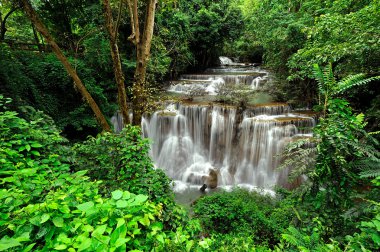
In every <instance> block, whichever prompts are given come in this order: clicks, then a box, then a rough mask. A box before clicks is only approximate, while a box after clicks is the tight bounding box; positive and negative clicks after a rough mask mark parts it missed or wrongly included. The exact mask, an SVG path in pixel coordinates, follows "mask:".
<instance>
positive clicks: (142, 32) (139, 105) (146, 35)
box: [127, 0, 157, 125]
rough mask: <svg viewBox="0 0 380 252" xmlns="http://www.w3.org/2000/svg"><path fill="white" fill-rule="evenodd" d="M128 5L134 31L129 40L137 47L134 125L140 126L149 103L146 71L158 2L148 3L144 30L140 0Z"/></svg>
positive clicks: (134, 84) (133, 90) (133, 89)
mask: <svg viewBox="0 0 380 252" xmlns="http://www.w3.org/2000/svg"><path fill="white" fill-rule="evenodd" d="M127 3H128V9H129V15H130V18H131V29H132V34H131V36H129V38H128V39H129V40H130V41H132V43H133V44H134V45H135V47H136V70H135V74H134V79H133V87H132V93H133V97H132V103H133V124H134V125H140V123H141V118H142V115H143V113H144V112H145V106H146V101H147V91H146V69H147V65H148V60H149V56H150V48H151V44H152V37H153V28H154V16H155V12H156V3H157V0H148V1H147V4H146V11H145V20H144V23H143V24H144V28H143V29H142V28H141V22H140V20H139V14H138V3H139V2H138V0H133V1H132V0H127Z"/></svg>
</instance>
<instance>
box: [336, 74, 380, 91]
mask: <svg viewBox="0 0 380 252" xmlns="http://www.w3.org/2000/svg"><path fill="white" fill-rule="evenodd" d="M374 80H380V76H376V77H371V78H365V75H364V74H355V75H351V76H348V77H346V78H344V79H343V80H341V81H339V82H338V84H337V86H336V90H335V92H334V94H341V93H343V92H345V91H346V90H348V89H350V88H352V87H355V86H363V85H366V84H368V83H369V82H371V81H374Z"/></svg>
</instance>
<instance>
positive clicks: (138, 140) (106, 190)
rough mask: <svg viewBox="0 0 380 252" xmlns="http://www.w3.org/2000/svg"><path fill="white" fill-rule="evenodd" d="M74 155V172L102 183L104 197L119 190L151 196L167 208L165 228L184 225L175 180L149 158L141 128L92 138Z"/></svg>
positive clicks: (164, 211) (164, 218)
mask: <svg viewBox="0 0 380 252" xmlns="http://www.w3.org/2000/svg"><path fill="white" fill-rule="evenodd" d="M72 151H73V153H72V157H71V164H72V169H74V170H75V171H80V170H88V175H89V176H90V177H91V178H92V179H93V180H102V181H103V183H102V184H101V185H100V186H99V188H100V191H101V193H102V194H103V195H109V194H110V192H112V191H114V190H116V189H117V188H122V189H123V190H127V191H130V192H131V193H135V194H144V195H147V196H148V197H149V199H150V200H152V201H153V202H156V203H162V204H163V205H164V208H163V216H162V219H163V220H164V221H165V225H166V226H165V228H176V227H178V226H180V225H182V224H183V220H184V219H185V216H186V215H185V214H184V213H183V212H181V210H180V209H178V207H176V206H175V204H174V194H173V191H172V189H171V180H170V179H169V178H168V177H167V176H166V175H165V173H164V172H163V171H162V170H161V169H156V168H155V167H154V166H153V163H152V161H151V159H150V157H149V155H148V152H149V140H147V139H142V137H141V132H140V129H139V128H138V127H132V126H129V125H127V126H126V127H125V128H124V129H123V130H122V131H121V132H120V133H119V134H112V133H103V134H101V135H99V136H97V137H96V138H95V137H89V138H88V140H87V141H85V142H83V143H78V144H76V145H75V146H74V147H73V148H72Z"/></svg>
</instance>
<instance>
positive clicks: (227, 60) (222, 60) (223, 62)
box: [219, 56, 234, 65]
mask: <svg viewBox="0 0 380 252" xmlns="http://www.w3.org/2000/svg"><path fill="white" fill-rule="evenodd" d="M219 61H220V64H221V65H233V64H234V62H233V61H232V59H230V58H227V57H224V56H220V57H219Z"/></svg>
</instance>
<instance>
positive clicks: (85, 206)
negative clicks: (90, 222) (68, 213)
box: [77, 201, 95, 212]
mask: <svg viewBox="0 0 380 252" xmlns="http://www.w3.org/2000/svg"><path fill="white" fill-rule="evenodd" d="M94 205H95V204H94V202H92V201H89V202H86V203H83V204H80V205H77V208H78V209H79V210H81V211H83V212H87V211H88V210H90V209H91V208H92V207H94Z"/></svg>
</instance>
